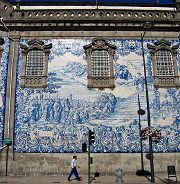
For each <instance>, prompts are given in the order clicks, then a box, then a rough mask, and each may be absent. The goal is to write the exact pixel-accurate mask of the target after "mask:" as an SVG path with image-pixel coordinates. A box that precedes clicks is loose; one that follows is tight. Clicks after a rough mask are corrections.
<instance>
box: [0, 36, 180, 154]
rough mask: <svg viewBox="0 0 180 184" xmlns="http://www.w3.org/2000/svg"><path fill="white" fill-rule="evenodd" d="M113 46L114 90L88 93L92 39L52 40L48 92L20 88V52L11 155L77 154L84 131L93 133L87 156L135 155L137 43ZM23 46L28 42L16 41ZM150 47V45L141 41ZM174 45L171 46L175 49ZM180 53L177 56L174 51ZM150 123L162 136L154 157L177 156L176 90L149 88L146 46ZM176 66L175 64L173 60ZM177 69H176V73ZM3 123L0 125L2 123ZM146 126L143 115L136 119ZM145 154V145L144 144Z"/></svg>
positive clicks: (179, 110)
mask: <svg viewBox="0 0 180 184" xmlns="http://www.w3.org/2000/svg"><path fill="white" fill-rule="evenodd" d="M109 41H110V42H111V43H112V44H114V45H116V46H117V50H116V54H115V58H114V67H115V85H116V87H115V89H114V90H111V89H105V90H102V91H99V90H97V89H91V90H89V89H87V62H86V60H85V53H84V50H83V46H84V45H87V44H89V43H90V42H91V40H83V39H59V40H58V39H52V40H45V42H46V43H52V44H53V48H52V49H51V54H50V57H49V66H48V87H47V88H45V89H29V88H25V89H22V88H20V77H21V65H22V56H21V52H20V51H19V59H18V66H17V82H16V102H15V129H14V132H15V137H14V143H15V144H14V150H15V152H39V153H41V152H50V153H52V152H61V153H64V152H68V153H71V152H81V144H82V143H83V142H87V128H90V129H92V130H93V131H94V132H95V138H96V140H95V144H94V145H93V146H92V148H91V149H92V150H91V151H92V152H99V153H101V152H103V153H106V152H112V153H114V152H125V153H126V152H128V153H131V152H140V137H139V121H138V114H137V110H138V94H139V96H140V101H141V107H142V108H143V109H145V110H146V100H145V89H144V75H143V62H142V51H141V42H140V40H109ZM21 42H22V43H24V44H26V43H27V40H21ZM146 42H148V43H154V41H153V40H150V41H146ZM177 42H178V41H176V40H175V41H173V43H174V44H176V43H177ZM179 53H180V52H179ZM145 56H146V62H147V67H148V71H147V75H148V78H147V80H148V90H149V98H150V107H151V109H150V110H151V123H152V126H153V127H156V128H159V129H160V130H161V132H162V139H161V141H160V142H159V143H154V144H153V149H154V151H155V152H179V151H180V139H179V134H180V130H179V123H180V91H179V90H176V89H174V88H171V89H158V90H156V89H155V88H154V87H153V78H152V61H151V58H150V55H149V52H148V49H147V47H146V43H145ZM178 62H179V66H180V61H179V57H178ZM179 70H180V69H179ZM1 124H2V123H1ZM141 124H142V126H143V127H145V126H147V114H145V115H143V116H142V117H141ZM143 151H144V152H147V151H148V141H143Z"/></svg>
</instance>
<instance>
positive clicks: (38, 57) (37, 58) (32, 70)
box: [26, 50, 45, 76]
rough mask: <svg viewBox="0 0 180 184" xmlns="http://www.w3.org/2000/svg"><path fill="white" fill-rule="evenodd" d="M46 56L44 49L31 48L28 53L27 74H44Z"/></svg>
mask: <svg viewBox="0 0 180 184" xmlns="http://www.w3.org/2000/svg"><path fill="white" fill-rule="evenodd" d="M44 58H45V54H44V53H43V51H42V50H30V51H29V52H28V55H27V62H26V76H43V73H44Z"/></svg>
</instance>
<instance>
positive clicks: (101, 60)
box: [91, 50, 110, 77]
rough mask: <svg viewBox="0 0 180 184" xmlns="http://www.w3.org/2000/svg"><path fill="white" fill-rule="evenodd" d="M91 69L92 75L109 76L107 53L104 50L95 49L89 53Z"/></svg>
mask: <svg viewBox="0 0 180 184" xmlns="http://www.w3.org/2000/svg"><path fill="white" fill-rule="evenodd" d="M91 69H92V76H93V77H109V76H110V63H109V54H108V52H107V51H106V50H95V51H93V52H92V54H91Z"/></svg>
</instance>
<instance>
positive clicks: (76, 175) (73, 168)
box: [68, 155, 81, 181]
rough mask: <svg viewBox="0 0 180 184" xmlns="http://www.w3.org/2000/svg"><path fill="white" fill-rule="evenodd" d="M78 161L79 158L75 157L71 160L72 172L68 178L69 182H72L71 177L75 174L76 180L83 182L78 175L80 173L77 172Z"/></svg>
mask: <svg viewBox="0 0 180 184" xmlns="http://www.w3.org/2000/svg"><path fill="white" fill-rule="evenodd" d="M76 160H77V156H76V155H74V156H73V159H72V160H71V171H70V173H69V176H68V181H71V176H72V175H73V174H74V176H75V177H76V179H77V180H78V181H81V178H80V177H79V174H78V171H77V167H78V166H77V162H76ZM78 168H80V167H78Z"/></svg>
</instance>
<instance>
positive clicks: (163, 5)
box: [10, 2, 176, 7]
mask: <svg viewBox="0 0 180 184" xmlns="http://www.w3.org/2000/svg"><path fill="white" fill-rule="evenodd" d="M10 4H12V5H15V4H16V3H10ZM20 6H42V2H21V3H20ZM43 6H96V2H93V3H91V2H85V3H83V2H43ZM98 6H129V7H131V6H141V7H176V5H175V4H173V3H172V4H160V3H102V2H101V3H100V2H99V3H98Z"/></svg>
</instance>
